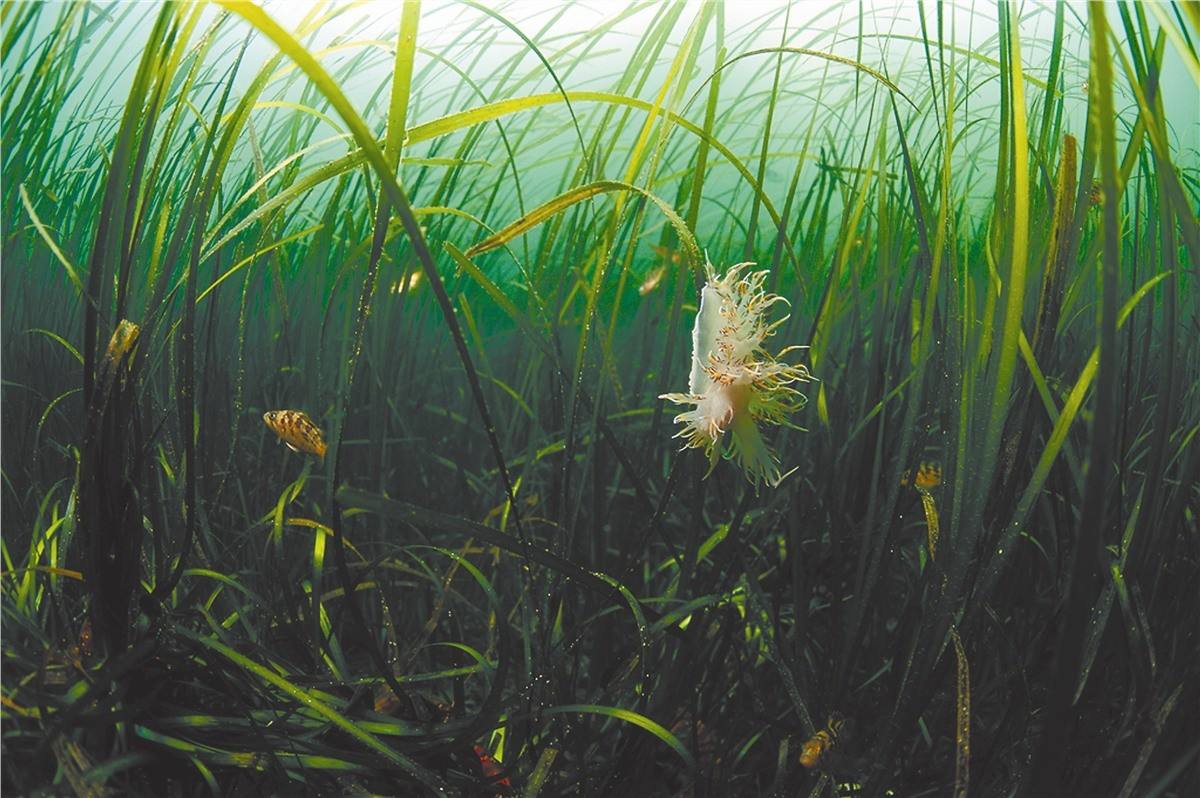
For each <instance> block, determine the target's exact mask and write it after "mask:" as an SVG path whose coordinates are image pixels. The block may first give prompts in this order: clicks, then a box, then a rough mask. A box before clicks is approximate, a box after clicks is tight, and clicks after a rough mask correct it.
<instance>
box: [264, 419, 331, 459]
mask: <svg viewBox="0 0 1200 798" xmlns="http://www.w3.org/2000/svg"><path fill="white" fill-rule="evenodd" d="M263 421H265V422H266V424H267V426H268V427H270V428H271V432H274V433H275V434H276V435H278V436H279V440H281V441H283V442H284V443H286V444H287V447H288V448H289V449H291V450H292V451H293V452H307V453H308V454H315V455H316V456H317V457H324V456H325V438H324V437H323V436H322V435H321V428H320V427H318V426H317V425H316V424H315V423H313V420H312V419H311V418H309V417H308V413H305V412H304V411H303V410H268V411H267V412H266V413H263Z"/></svg>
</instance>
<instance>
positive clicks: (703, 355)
mask: <svg viewBox="0 0 1200 798" xmlns="http://www.w3.org/2000/svg"><path fill="white" fill-rule="evenodd" d="M754 265H755V264H753V263H739V264H737V265H736V266H731V267H730V268H729V270H728V271H727V272H726V273H725V276H724V277H717V276H716V274H715V272H714V271H713V268H712V264H711V263H710V264H707V267H706V268H707V272H708V280H707V282H706V284H705V286H704V288H703V289H702V290H701V292H700V309H699V310H698V311H697V312H696V324H695V326H694V327H693V328H692V372H691V376H690V378H689V379H688V392H687V393H667V394H663V395H662V396H660V397H659V398H660V399H667V400H669V401H671V402H674V403H676V404H681V405H695V409H693V410H688V411H686V412H683V413H680V414H679V415H677V416H676V417H675V423H676V424H681V425H683V429H681V430H680V431H679V433H678V434H677V435H676V436H675V437H677V438H683V439H684V447H683V448H685V449H687V448H696V449H704V452H705V454H706V455H707V456H708V460H709V469H708V470H709V473H712V469H713V467H714V466H715V465H716V463H717V458H718V457H720V456H724V457H725V458H726V459H732V460H734V461H736V462H737V464H738V465H739V466H741V468H742V470H743V471H744V472H745V474H746V476H747V478H748V479H749V480H750V482H751V483H753V484H754V485H755V486H757V485H758V483H759V481H760V480H761V481H763V482H766V483H767V484H768V485H770V486H771V487H774V486H776V485H778V484H779V482H780V481H781V480H782V479H783V476H786V475H781V474H780V472H779V459H778V458H777V457H776V456H775V453H774V452H773V451H771V448H770V446H768V445H767V442H766V441H765V440H764V439H763V437H762V433H761V432H760V431H759V424H760V423H765V424H784V425H787V426H794V425H792V424H791V423H790V422H789V421H788V418H787V417H788V415H790V414H791V413H793V412H795V411H797V410H799V409H800V408H801V407H803V406H804V404H805V402H806V401H807V399H806V398H805V396H804V394H802V393H800V391H799V390H798V389H797V388H796V387H795V386H796V385H797V384H799V383H805V382H809V381H810V380H812V379H814V378H813V376H812V375H811V374H810V373H809V371H808V368H807V367H806V366H804V365H795V366H793V365H789V364H787V363H784V362H782V361H781V358H783V357H785V356H786V355H788V354H789V353H790V352H792V351H795V350H799V349H803V348H804V347H799V346H789V347H787V348H785V349H783V350H781V351H780V352H779V353H778V354H777V355H774V356H772V355H771V354H770V353H769V352H768V351H767V350H766V349H764V348H763V344H764V342H765V341H766V339H767V338H769V337H770V336H771V335H773V334H774V332H775V330H776V329H777V328H778V327H779V326H780V325H781V324H783V323H784V322H785V321H787V318H788V317H787V316H784V317H783V318H780V319H778V320H776V321H774V322H770V321H768V320H767V313H768V311H769V310H770V309H771V308H772V307H774V306H775V305H776V304H778V303H783V304H785V305H786V304H787V300H786V299H784V298H783V297H781V296H779V295H777V294H772V293H768V292H767V291H765V290H764V289H763V282H764V281H765V280H766V277H767V272H766V271H750V272H748V273H746V274H744V275H743V273H742V272H743V270H744V269H746V268H747V267H750V266H754ZM726 432H728V433H729V441H728V443H727V444H726V443H725V442H724V437H725V433H726ZM706 476H707V475H706Z"/></svg>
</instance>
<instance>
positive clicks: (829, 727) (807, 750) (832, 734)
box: [800, 713, 846, 770]
mask: <svg viewBox="0 0 1200 798" xmlns="http://www.w3.org/2000/svg"><path fill="white" fill-rule="evenodd" d="M845 722H846V721H845V719H844V718H843V717H842V716H841V715H840V714H838V713H834V714H833V715H832V716H830V718H829V721H828V722H827V723H826V724H825V728H824V729H820V730H819V731H817V733H816V734H814V735H813V736H812V737H810V738H809V739H808V740H806V741H805V742H804V745H802V746H801V747H800V764H801V765H803V766H804V767H806V768H808V769H809V770H812V769H813V768H817V767H824V765H825V764H826V763H827V762H828V759H829V755H830V753H831V752H832V751H833V749H834V748H835V747H836V746H837V743H838V735H839V734H841V732H842V727H843V726H844V725H845Z"/></svg>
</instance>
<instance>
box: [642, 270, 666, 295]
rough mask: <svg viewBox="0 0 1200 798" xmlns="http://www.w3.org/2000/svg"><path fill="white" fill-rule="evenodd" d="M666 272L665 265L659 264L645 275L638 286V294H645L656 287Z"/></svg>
mask: <svg viewBox="0 0 1200 798" xmlns="http://www.w3.org/2000/svg"><path fill="white" fill-rule="evenodd" d="M666 273H667V267H666V266H659V267H658V268H657V269H655V270H654V271H652V272H650V273H649V274H648V275H646V279H645V281H644V282H642V284H641V285H639V286H638V296H645V295H646V294H648V293H650V292H651V291H653V290H654V289H655V288H658V284H659V283H661V282H662V278H663V277H664V276H665V275H666Z"/></svg>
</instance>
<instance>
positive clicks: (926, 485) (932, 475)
mask: <svg viewBox="0 0 1200 798" xmlns="http://www.w3.org/2000/svg"><path fill="white" fill-rule="evenodd" d="M910 482H911V483H912V486H913V487H914V488H916V489H917V490H933V489H934V488H936V487H937V486H938V485H940V484H942V464H941V463H937V462H932V461H929V460H922V461H921V464H920V465H919V466H917V475H916V477H913V475H912V472H911V471H905V472H904V475H903V476H902V477H900V484H901V485H904V486H907V485H908V484H909V483H910Z"/></svg>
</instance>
